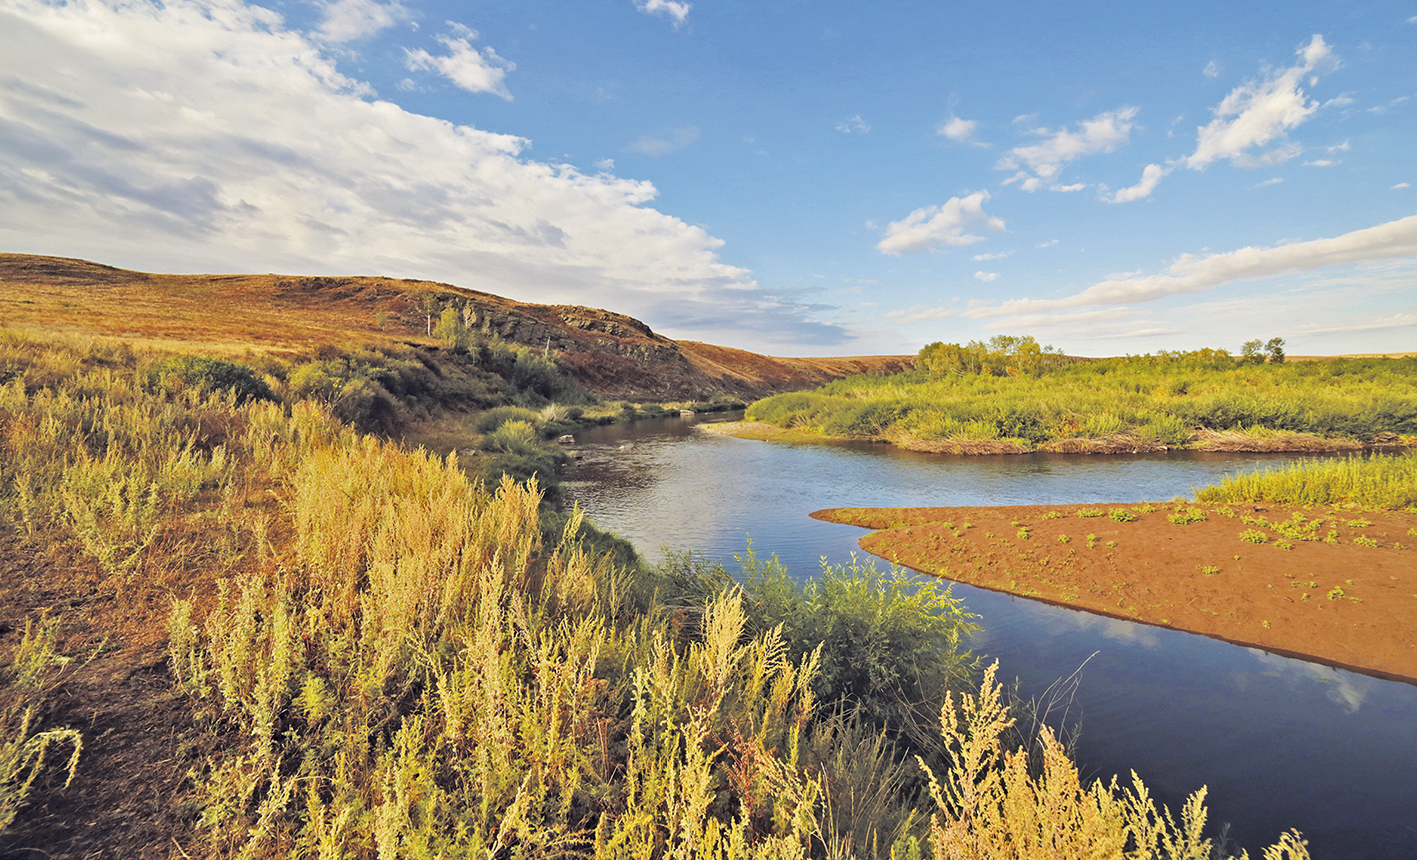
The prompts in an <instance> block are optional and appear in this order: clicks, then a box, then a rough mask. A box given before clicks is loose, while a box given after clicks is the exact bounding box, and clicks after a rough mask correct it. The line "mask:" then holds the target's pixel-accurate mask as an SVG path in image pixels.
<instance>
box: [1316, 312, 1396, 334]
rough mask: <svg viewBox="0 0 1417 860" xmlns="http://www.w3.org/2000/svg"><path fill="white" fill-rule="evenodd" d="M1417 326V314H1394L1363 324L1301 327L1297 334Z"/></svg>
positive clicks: (1347, 332) (1382, 329) (1338, 332)
mask: <svg viewBox="0 0 1417 860" xmlns="http://www.w3.org/2000/svg"><path fill="white" fill-rule="evenodd" d="M1412 326H1417V314H1393V315H1392V316H1388V317H1381V318H1379V319H1369V320H1366V321H1363V322H1353V323H1348V324H1346V325H1341V326H1319V325H1304V326H1299V327H1298V328H1297V329H1296V330H1295V333H1296V334H1349V333H1353V332H1362V331H1385V330H1387V329H1393V328H1410V327H1412Z"/></svg>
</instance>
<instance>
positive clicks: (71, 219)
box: [0, 0, 847, 346]
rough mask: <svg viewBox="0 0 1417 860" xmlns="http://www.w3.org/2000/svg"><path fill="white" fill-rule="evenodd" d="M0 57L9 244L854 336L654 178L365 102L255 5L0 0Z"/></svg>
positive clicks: (669, 319)
mask: <svg viewBox="0 0 1417 860" xmlns="http://www.w3.org/2000/svg"><path fill="white" fill-rule="evenodd" d="M56 57H62V58H63V63H57V62H55V61H54V59H55V58H56ZM0 64H2V65H3V68H4V69H5V75H3V76H0V152H3V153H4V156H3V158H0V247H4V248H6V249H8V250H13V251H25V252H30V253H39V254H59V255H64V256H79V257H87V258H90V259H96V260H101V261H103V262H107V263H111V264H114V265H120V266H125V267H129V268H137V269H144V270H147V271H189V272H190V271H200V272H253V271H255V272H286V273H291V274H331V273H351V274H353V273H362V274H385V275H390V276H401V277H415V278H430V279H434V280H439V281H447V282H451V283H455V284H461V285H464V286H468V287H473V288H477V289H482V290H487V291H489V292H493V293H498V294H501V295H506V296H510V297H512V298H516V299H520V300H523V301H537V302H556V303H561V302H564V303H575V304H587V305H594V306H599V307H606V308H612V309H614V310H617V311H621V312H624V313H629V314H633V315H636V316H639V317H640V318H642V319H645V320H646V322H648V323H650V325H652V326H655V327H656V328H659V329H664V330H666V333H669V334H671V335H673V334H674V327H675V326H676V325H679V324H681V323H682V324H683V325H684V326H686V328H684V329H680V331H681V332H682V333H681V334H679V335H678V336H685V335H687V334H690V333H692V334H694V335H696V336H698V337H699V338H700V339H702V338H703V337H705V336H706V334H707V331H708V330H707V329H698V330H695V329H692V328H688V326H691V325H697V324H700V323H703V324H704V325H706V326H707V325H709V324H711V325H712V326H713V329H714V330H715V331H723V330H725V329H729V328H731V327H732V326H734V325H741V326H742V327H743V328H739V329H735V330H733V331H735V332H736V334H733V333H732V332H730V334H729V336H727V337H726V338H725V340H723V341H720V342H729V343H732V342H733V341H734V340H737V341H739V342H742V341H743V340H745V336H744V334H743V331H744V330H745V329H746V328H747V327H749V326H752V327H755V331H754V333H753V335H752V339H751V341H750V342H748V343H744V344H743V345H745V346H749V345H751V344H753V343H757V344H762V343H769V342H774V343H785V344H801V343H809V342H815V343H829V342H841V341H843V340H845V339H847V338H846V335H845V333H844V332H843V330H842V329H840V328H838V327H836V326H830V325H825V324H821V323H817V322H814V321H813V319H812V317H813V316H814V315H816V314H817V313H818V310H817V309H816V308H815V306H813V305H809V304H807V303H806V302H804V301H803V300H801V299H800V298H794V297H791V296H784V295H780V294H770V293H768V292H767V291H764V290H761V289H759V288H758V287H757V285H756V283H755V282H754V280H753V278H752V274H751V273H750V272H749V271H747V270H745V269H742V268H739V267H736V266H732V265H729V264H727V263H725V262H723V261H722V260H720V259H719V256H718V251H719V249H720V248H721V246H722V241H721V240H719V239H717V238H715V237H713V236H711V235H709V234H708V233H707V232H706V231H704V230H703V229H702V228H700V227H696V226H692V225H689V224H686V223H684V222H683V221H681V220H679V219H677V218H673V217H670V216H668V215H665V214H663V213H661V212H658V211H656V210H655V209H653V208H650V206H649V205H647V204H649V203H650V202H651V201H653V200H654V198H655V196H656V194H657V192H656V189H655V188H654V186H653V185H652V184H650V183H648V182H638V181H632V180H627V179H622V178H619V177H616V176H611V175H608V174H598V175H586V174H583V173H581V172H579V171H577V170H576V169H574V168H572V167H570V166H568V165H563V164H548V163H543V162H538V161H533V160H530V159H529V158H527V157H525V155H524V151H525V149H526V147H527V146H528V141H526V140H525V139H523V138H519V137H514V136H511V135H505V134H494V133H490V132H486V131H482V130H479V129H477V128H473V127H470V126H466V125H456V124H454V123H451V122H447V121H444V120H441V119H437V118H434V117H429V116H422V115H419V114H415V113H410V112H408V111H406V110H403V109H402V108H400V107H398V106H397V105H394V104H391V103H389V102H384V101H379V100H376V99H374V98H373V97H372V96H370V95H369V94H368V88H367V86H365V85H363V84H362V83H361V82H359V81H357V80H352V79H350V78H348V77H346V76H344V75H342V74H340V72H339V71H338V70H337V69H336V68H335V66H334V63H333V62H332V61H331V60H330V58H328V57H327V56H325V55H324V54H322V52H321V50H320V49H319V47H318V44H317V43H316V42H314V41H312V37H309V36H306V35H305V34H302V33H300V32H296V31H292V30H290V29H288V28H287V27H286V26H285V24H284V22H283V20H282V19H281V17H280V16H279V15H277V14H276V13H274V12H272V11H270V10H267V9H264V8H262V7H259V6H248V5H243V4H241V3H239V2H235V0H201V2H192V0H164V2H162V3H161V4H158V3H154V2H146V0H110V2H94V0H90V2H86V3H68V4H51V3H47V2H41V0H6V2H5V3H4V4H3V6H0ZM750 317H751V319H750ZM740 321H741V322H740ZM774 327H776V328H774Z"/></svg>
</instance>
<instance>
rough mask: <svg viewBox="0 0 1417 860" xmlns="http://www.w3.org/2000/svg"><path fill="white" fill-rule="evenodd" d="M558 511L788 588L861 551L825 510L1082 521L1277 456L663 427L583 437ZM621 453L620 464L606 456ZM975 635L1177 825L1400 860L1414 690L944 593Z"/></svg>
mask: <svg viewBox="0 0 1417 860" xmlns="http://www.w3.org/2000/svg"><path fill="white" fill-rule="evenodd" d="M581 441H582V443H583V444H582V445H581V446H580V447H581V449H582V451H583V453H584V459H583V460H582V462H581V464H580V465H579V466H576V467H574V469H573V470H572V471H571V472H570V473H569V474H568V475H567V478H568V480H567V482H566V492H567V497H568V498H570V499H574V500H576V501H577V502H578V503H579V504H580V505H581V507H582V508H583V509H585V511H586V512H587V514H588V515H589V516H590V517H591V519H593V520H594V521H596V522H597V523H598V524H599V525H601V526H603V527H607V528H610V529H612V530H614V531H616V532H618V533H620V534H622V535H624V536H625V537H627V538H629V539H630V540H632V541H633V542H634V543H635V545H636V546H637V547H639V548H640V549H641V551H644V552H646V553H647V554H648V555H650V556H651V557H653V556H655V555H656V551H657V549H658V548H659V547H660V546H668V547H672V548H678V549H693V550H695V551H699V552H702V553H703V554H705V555H707V556H709V557H711V558H716V559H719V560H721V561H724V562H726V563H727V564H728V566H729V567H730V568H731V567H732V557H733V555H734V554H735V553H741V552H742V551H743V550H744V548H745V546H746V542H747V539H748V538H749V536H751V538H752V541H753V543H754V545H755V546H756V547H757V548H758V549H759V550H760V551H762V552H764V553H768V552H770V553H774V554H777V555H778V556H779V558H780V559H781V560H782V562H783V563H784V564H785V565H786V567H787V568H788V570H789V571H790V572H792V573H793V574H794V575H797V576H801V577H806V576H811V575H813V574H815V573H816V572H817V571H818V569H819V566H820V563H821V559H822V558H823V557H826V558H827V559H828V561H830V562H831V563H836V564H840V563H843V562H845V561H846V560H847V559H849V557H850V555H851V553H853V552H856V551H858V550H857V545H856V541H857V540H858V539H859V538H860V537H861V535H862V534H863V532H862V531H861V530H860V529H857V528H854V527H852V526H843V525H838V524H834V523H824V522H820V521H817V520H812V519H810V518H809V517H808V514H809V513H811V512H812V511H814V510H818V509H820V508H827V507H865V506H945V505H1000V504H1065V503H1073V504H1097V503H1107V502H1136V501H1142V500H1168V499H1171V498H1174V497H1176V496H1189V495H1190V493H1191V492H1192V491H1193V490H1194V489H1195V488H1197V487H1200V486H1204V485H1206V484H1210V483H1213V482H1215V481H1217V480H1219V479H1220V478H1221V477H1223V476H1224V475H1226V474H1233V473H1236V472H1243V471H1249V470H1253V469H1255V468H1260V467H1263V466H1267V465H1275V464H1279V463H1283V462H1285V461H1287V460H1289V459H1292V457H1291V456H1290V455H1256V454H1250V455H1227V454H1204V453H1189V452H1181V453H1173V454H1170V455H1165V454H1162V455H1137V456H1127V457H1107V458H1102V457H1088V456H1086V455H1057V454H1036V455H1022V456H1009V457H989V458H963V457H943V456H939V455H928V454H917V453H912V452H906V451H899V450H896V449H892V448H887V447H884V446H879V445H859V444H858V445H840V446H834V447H824V446H806V445H797V446H794V445H781V444H766V443H761V442H747V441H743V440H738V439H731V438H725V437H719V436H713V435H710V434H706V433H703V432H702V431H697V430H695V429H694V426H693V422H688V421H680V420H668V421H657V422H640V423H639V424H635V425H628V426H615V427H611V428H606V429H604V430H601V431H597V432H595V433H591V434H584V437H583V438H582V440H581ZM626 443H629V444H630V446H631V447H629V448H623V449H622V448H621V447H620V446H621V445H623V444H626ZM954 589H955V594H956V595H957V596H961V597H963V598H964V601H965V605H966V606H967V607H968V608H969V610H970V611H972V612H975V613H978V614H979V615H980V616H981V618H982V622H983V630H981V631H980V632H979V633H977V634H975V636H974V637H973V638H972V643H971V644H972V647H973V648H974V649H975V650H976V651H977V652H980V653H984V654H987V655H989V657H990V658H997V659H998V660H999V661H1000V665H1001V667H1002V669H1003V670H1004V672H1005V673H1006V674H1007V675H1011V676H1017V677H1018V679H1019V683H1020V688H1021V690H1022V691H1023V693H1024V695H1025V696H1033V695H1041V694H1042V693H1043V691H1045V690H1046V689H1047V688H1048V687H1049V685H1051V684H1053V683H1054V682H1055V681H1057V680H1058V679H1060V678H1065V677H1067V676H1069V675H1071V674H1072V673H1073V672H1074V671H1076V670H1077V669H1078V667H1079V666H1082V665H1083V664H1084V663H1085V662H1086V661H1088V658H1089V656H1090V655H1092V654H1094V652H1096V654H1097V656H1096V657H1094V658H1092V659H1091V661H1090V662H1086V666H1085V668H1084V669H1083V670H1082V672H1081V683H1080V686H1079V687H1078V693H1077V697H1076V701H1075V703H1074V707H1075V708H1077V709H1080V711H1081V714H1082V736H1081V738H1080V740H1079V745H1078V758H1079V762H1080V764H1081V765H1082V766H1083V767H1084V768H1085V770H1086V771H1087V772H1088V773H1090V774H1091V775H1093V776H1106V777H1109V778H1110V776H1111V775H1112V774H1114V773H1115V774H1123V775H1125V774H1127V773H1128V771H1130V770H1132V769H1135V770H1136V771H1137V772H1138V773H1139V774H1141V776H1142V778H1143V779H1144V780H1145V781H1146V783H1147V785H1148V786H1150V787H1151V788H1152V789H1153V791H1154V792H1155V794H1156V796H1157V797H1158V798H1160V799H1161V800H1163V801H1164V802H1166V803H1167V804H1168V805H1170V806H1171V807H1172V808H1173V809H1174V808H1177V807H1178V806H1179V804H1180V802H1181V801H1182V800H1184V798H1185V797H1186V796H1187V795H1188V794H1190V793H1191V792H1192V791H1195V790H1196V789H1198V788H1200V787H1201V786H1202V785H1206V786H1209V789H1210V791H1209V795H1208V798H1207V803H1208V805H1209V807H1210V810H1211V819H1212V821H1214V822H1225V821H1229V822H1233V823H1234V824H1235V828H1234V829H1232V831H1231V835H1232V837H1234V838H1235V839H1236V840H1238V842H1239V843H1240V844H1241V845H1242V846H1243V847H1245V848H1247V849H1249V851H1250V853H1251V856H1258V847H1259V846H1260V845H1262V844H1265V843H1267V842H1270V841H1273V839H1274V838H1275V837H1276V836H1277V835H1278V834H1279V833H1280V832H1281V831H1283V830H1286V829H1288V828H1290V827H1297V828H1299V829H1300V830H1302V831H1303V832H1304V834H1305V836H1306V838H1308V839H1309V840H1310V846H1311V850H1312V851H1313V856H1315V857H1316V858H1317V857H1329V858H1337V857H1352V858H1366V857H1401V856H1413V855H1414V854H1417V851H1414V848H1413V846H1414V845H1417V830H1414V829H1413V824H1414V822H1417V740H1415V739H1414V733H1413V726H1414V718H1417V687H1412V686H1409V685H1406V684H1399V683H1393V682H1389V681H1381V680H1377V679H1374V678H1369V677H1366V676H1363V675H1358V674H1355V673H1352V672H1347V671H1344V670H1341V669H1334V668H1330V667H1327V666H1318V665H1315V664H1310V663H1305V662H1302V661H1299V660H1293V659H1290V658H1286V657H1281V656H1277V655H1274V654H1268V653H1266V652H1264V651H1261V650H1257V649H1252V648H1244V647H1240V646H1236V645H1231V644H1228V643H1225V642H1220V641H1218V640H1214V639H1209V638H1206V637H1202V636H1194V635H1190V634H1185V633H1180V632H1178V631H1175V630H1170V629H1166V628H1161V627H1150V626H1146V625H1139V624H1134V623H1131V622H1127V621H1122V620H1119V619H1112V618H1106V617H1102V616H1096V615H1090V614H1087V613H1083V612H1077V611H1074V610H1070V609H1066V608H1063V607H1056V606H1049V605H1046V604H1040V603H1036V602H1033V601H1028V600H1023V599H1021V598H1016V597H1012V596H1010V595H1005V594H999V593H996V592H990V591H985V590H982V589H978V588H972V587H970V586H967V585H958V584H957V585H955V586H954Z"/></svg>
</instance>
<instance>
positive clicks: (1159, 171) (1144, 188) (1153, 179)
mask: <svg viewBox="0 0 1417 860" xmlns="http://www.w3.org/2000/svg"><path fill="white" fill-rule="evenodd" d="M1170 172H1171V171H1170V169H1168V168H1165V167H1162V166H1161V165H1159V164H1148V165H1147V166H1146V168H1145V169H1143V170H1142V172H1141V181H1139V182H1138V183H1137V184H1136V185H1133V186H1131V187H1129V188H1122V189H1120V190H1118V191H1117V192H1116V193H1115V194H1113V195H1112V196H1111V197H1104V198H1103V199H1104V200H1106V201H1107V202H1109V203H1130V202H1131V201H1133V200H1141V199H1142V198H1144V197H1149V196H1151V192H1152V191H1154V190H1155V189H1156V186H1157V184H1158V183H1160V182H1161V178H1162V177H1163V176H1165V175H1166V174H1168V173H1170Z"/></svg>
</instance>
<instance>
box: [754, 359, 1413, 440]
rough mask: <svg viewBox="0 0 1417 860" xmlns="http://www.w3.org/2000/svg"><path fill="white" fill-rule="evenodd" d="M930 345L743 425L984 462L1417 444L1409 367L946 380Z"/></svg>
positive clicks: (1114, 364) (1169, 365)
mask: <svg viewBox="0 0 1417 860" xmlns="http://www.w3.org/2000/svg"><path fill="white" fill-rule="evenodd" d="M932 347H937V349H933V351H932ZM932 347H926V349H925V350H924V351H922V356H923V357H924V358H923V363H924V365H925V366H924V367H923V368H921V369H917V370H915V371H912V372H908V373H903V374H897V375H894V376H889V377H873V376H855V377H852V378H850V379H845V380H838V381H836V382H832V383H829V384H827V385H824V386H822V387H821V388H818V389H816V390H814V391H811V392H798V393H792V394H782V395H778V396H776V397H770V398H767V399H765V400H761V401H758V402H757V403H755V404H753V405H752V406H751V407H749V410H748V417H749V418H750V419H751V420H755V421H762V422H766V423H769V424H775V425H778V426H782V427H796V428H802V429H804V430H809V431H814V432H817V433H821V434H823V435H826V436H838V437H857V438H873V439H883V440H888V441H894V442H898V443H900V444H904V445H908V446H916V447H926V448H929V447H931V446H932V445H933V446H936V447H937V448H938V449H940V450H951V449H950V448H949V446H948V445H945V444H943V443H948V442H951V441H952V442H956V443H960V444H962V445H965V449H966V450H965V451H964V452H967V443H996V446H995V447H994V448H990V447H988V446H985V447H983V448H981V449H980V450H982V451H985V452H988V451H991V450H1033V449H1036V448H1040V447H1058V449H1059V450H1073V449H1074V448H1073V447H1069V446H1070V444H1072V445H1074V447H1076V449H1077V450H1108V449H1107V448H1106V446H1105V445H1100V444H1099V445H1095V446H1093V447H1088V446H1087V445H1086V444H1085V443H1086V442H1088V441H1092V442H1097V443H1102V442H1105V441H1108V440H1114V441H1119V442H1122V443H1125V444H1131V445H1134V446H1136V447H1140V448H1147V447H1160V446H1166V447H1178V446H1187V445H1190V446H1198V447H1205V446H1206V445H1207V444H1208V442H1209V440H1211V439H1212V438H1213V437H1214V435H1215V434H1220V433H1249V434H1259V435H1261V436H1263V435H1264V434H1265V433H1268V434H1271V435H1274V434H1291V435H1294V434H1300V435H1307V436H1314V437H1319V438H1322V439H1328V440H1335V439H1339V440H1348V441H1349V442H1350V443H1351V444H1355V445H1356V444H1358V443H1367V442H1372V441H1374V440H1379V439H1382V438H1384V436H1385V434H1396V435H1413V434H1417V359H1414V358H1402V359H1331V360H1326V361H1312V362H1288V363H1284V362H1275V361H1271V362H1270V363H1256V362H1252V361H1246V360H1243V359H1242V360H1238V361H1237V360H1236V359H1233V358H1231V357H1230V356H1229V355H1227V354H1225V353H1224V352H1222V351H1219V350H1201V351H1198V352H1193V353H1169V354H1168V353H1163V354H1161V355H1145V356H1129V357H1126V358H1114V359H1105V360H1099V361H1091V362H1066V361H1063V360H1062V357H1061V356H1057V355H1053V354H1049V353H1045V352H1041V351H1040V352H1037V353H1028V354H1027V355H1028V356H1031V358H1030V360H1031V361H1034V362H1035V363H1034V364H1031V365H1022V366H1015V365H1009V364H1004V365H1000V367H1001V368H1002V369H1000V370H999V371H998V373H997V375H996V374H995V373H994V372H991V371H990V370H989V365H988V364H987V362H986V363H985V365H984V369H983V370H979V371H974V372H969V371H963V370H962V371H955V370H949V369H945V370H941V369H940V367H941V366H943V364H947V363H949V362H953V361H956V360H957V359H960V356H958V355H954V354H953V353H950V355H937V354H936V353H941V352H942V349H940V348H938V347H942V345H939V344H935V345H932ZM943 352H949V351H948V350H943ZM963 352H964V353H966V355H965V356H964V360H972V359H969V356H968V350H963ZM927 353H929V354H928V355H927ZM1026 357H1027V356H1026ZM998 360H999V361H1000V362H1005V361H1008V360H1010V358H1009V356H1007V355H1002V356H1000V357H999V359H998ZM931 362H933V364H932V363H931ZM1038 362H1052V363H1051V364H1048V365H1047V367H1046V368H1043V366H1042V365H1041V364H1039V363H1038ZM931 368H934V369H931ZM1005 443H1007V444H1010V445H1012V446H1013V448H1005V447H1001V446H1003V445H1004V444H1005Z"/></svg>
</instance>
